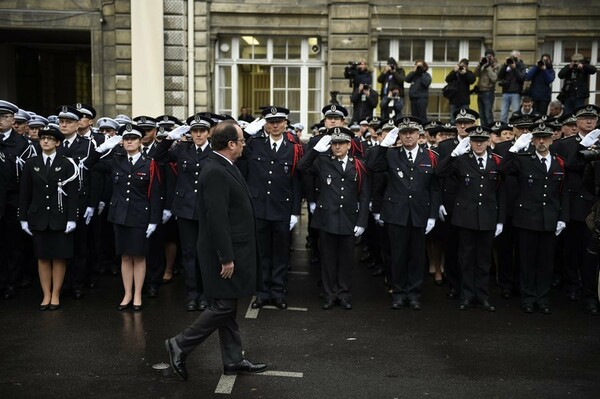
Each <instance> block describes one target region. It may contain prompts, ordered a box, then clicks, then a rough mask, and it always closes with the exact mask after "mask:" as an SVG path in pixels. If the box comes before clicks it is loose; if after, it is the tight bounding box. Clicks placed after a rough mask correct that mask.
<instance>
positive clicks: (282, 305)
mask: <svg viewBox="0 0 600 399" xmlns="http://www.w3.org/2000/svg"><path fill="white" fill-rule="evenodd" d="M271 302H273V305H274V306H275V307H276V308H277V309H281V310H285V309H287V302H286V301H285V299H283V298H275V299H273V300H272V301H271Z"/></svg>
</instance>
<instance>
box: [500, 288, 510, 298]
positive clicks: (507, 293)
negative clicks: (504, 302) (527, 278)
mask: <svg viewBox="0 0 600 399" xmlns="http://www.w3.org/2000/svg"><path fill="white" fill-rule="evenodd" d="M510 297H511V294H510V290H509V289H503V290H502V298H504V299H510Z"/></svg>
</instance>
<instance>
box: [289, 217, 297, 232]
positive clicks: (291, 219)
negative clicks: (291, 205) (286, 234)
mask: <svg viewBox="0 0 600 399" xmlns="http://www.w3.org/2000/svg"><path fill="white" fill-rule="evenodd" d="M296 223H298V215H291V216H290V231H291V230H292V229H293V228H294V226H295V225H296Z"/></svg>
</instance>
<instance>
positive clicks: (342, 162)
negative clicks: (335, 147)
mask: <svg viewBox="0 0 600 399" xmlns="http://www.w3.org/2000/svg"><path fill="white" fill-rule="evenodd" d="M338 161H340V167H341V168H342V171H344V170H345V169H344V161H343V160H341V159H338Z"/></svg>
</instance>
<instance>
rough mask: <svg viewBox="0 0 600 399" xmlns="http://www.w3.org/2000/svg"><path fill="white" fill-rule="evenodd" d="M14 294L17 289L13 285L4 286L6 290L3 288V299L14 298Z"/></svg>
mask: <svg viewBox="0 0 600 399" xmlns="http://www.w3.org/2000/svg"><path fill="white" fill-rule="evenodd" d="M16 294H17V291H16V290H15V287H6V290H4V299H11V298H14V296H15V295H16Z"/></svg>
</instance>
